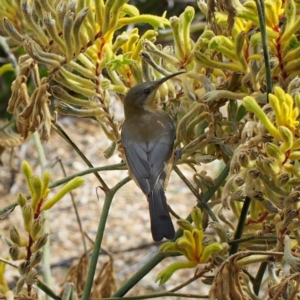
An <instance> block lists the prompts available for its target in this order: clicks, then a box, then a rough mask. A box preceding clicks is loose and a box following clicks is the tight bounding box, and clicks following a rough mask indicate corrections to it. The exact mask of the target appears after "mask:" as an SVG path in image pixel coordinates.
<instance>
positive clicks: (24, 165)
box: [22, 160, 33, 195]
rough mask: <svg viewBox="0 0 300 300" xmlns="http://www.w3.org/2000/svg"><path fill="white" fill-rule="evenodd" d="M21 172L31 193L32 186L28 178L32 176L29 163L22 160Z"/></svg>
mask: <svg viewBox="0 0 300 300" xmlns="http://www.w3.org/2000/svg"><path fill="white" fill-rule="evenodd" d="M22 172H23V174H24V176H25V179H26V182H27V185H28V188H29V190H30V193H31V195H32V194H33V190H32V186H31V182H30V178H31V176H32V168H31V167H30V165H29V163H28V162H27V161H26V160H24V161H23V163H22Z"/></svg>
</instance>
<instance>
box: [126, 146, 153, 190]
mask: <svg viewBox="0 0 300 300" xmlns="http://www.w3.org/2000/svg"><path fill="white" fill-rule="evenodd" d="M143 148H144V147H142V146H141V145H140V144H129V145H128V146H126V147H124V151H125V156H126V161H127V165H128V167H129V170H130V172H131V174H132V175H133V177H134V179H135V181H136V182H137V184H138V185H139V187H140V188H141V190H142V191H143V192H144V194H146V195H148V194H149V193H150V190H151V189H150V184H149V177H150V176H151V166H150V163H149V161H148V160H147V152H146V151H145V149H143Z"/></svg>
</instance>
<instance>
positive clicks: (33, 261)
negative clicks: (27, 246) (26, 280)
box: [30, 250, 43, 268]
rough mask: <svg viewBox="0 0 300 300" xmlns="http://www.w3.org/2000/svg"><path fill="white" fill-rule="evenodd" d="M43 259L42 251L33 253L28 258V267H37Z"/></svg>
mask: <svg viewBox="0 0 300 300" xmlns="http://www.w3.org/2000/svg"><path fill="white" fill-rule="evenodd" d="M42 258H43V251H42V250H38V251H37V252H35V253H33V255H32V256H31V258H30V267H32V268H34V267H35V266H37V265H38V264H39V263H40V262H41V260H42Z"/></svg>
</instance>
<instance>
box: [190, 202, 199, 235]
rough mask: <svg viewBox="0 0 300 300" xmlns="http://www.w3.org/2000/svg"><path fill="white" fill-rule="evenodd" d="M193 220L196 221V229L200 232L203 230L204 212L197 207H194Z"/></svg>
mask: <svg viewBox="0 0 300 300" xmlns="http://www.w3.org/2000/svg"><path fill="white" fill-rule="evenodd" d="M191 215H192V219H193V221H194V224H195V227H196V228H197V229H199V230H202V212H201V209H200V208H199V207H197V206H194V207H193V209H192V212H191Z"/></svg>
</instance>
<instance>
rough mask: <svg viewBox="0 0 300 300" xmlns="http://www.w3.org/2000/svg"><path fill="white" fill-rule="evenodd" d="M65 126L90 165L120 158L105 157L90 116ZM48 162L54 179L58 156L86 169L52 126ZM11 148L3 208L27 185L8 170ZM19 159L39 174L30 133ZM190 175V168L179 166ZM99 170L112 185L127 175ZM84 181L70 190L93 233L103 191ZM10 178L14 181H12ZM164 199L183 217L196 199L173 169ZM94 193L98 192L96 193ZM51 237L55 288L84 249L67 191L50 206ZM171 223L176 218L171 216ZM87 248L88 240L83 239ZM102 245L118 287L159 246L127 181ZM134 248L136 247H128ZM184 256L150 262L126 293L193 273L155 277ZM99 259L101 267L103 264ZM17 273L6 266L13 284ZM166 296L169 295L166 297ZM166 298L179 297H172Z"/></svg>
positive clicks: (15, 219)
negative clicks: (164, 278) (161, 279)
mask: <svg viewBox="0 0 300 300" xmlns="http://www.w3.org/2000/svg"><path fill="white" fill-rule="evenodd" d="M60 124H62V126H63V128H64V130H65V131H66V132H67V133H68V134H69V136H70V137H71V139H72V140H73V141H74V142H75V143H76V145H77V146H78V147H79V148H80V149H81V150H82V151H83V152H84V153H85V155H86V157H87V158H88V159H89V160H90V161H91V162H92V164H93V165H94V166H105V165H110V164H115V163H120V162H121V159H120V157H119V156H118V153H116V154H115V155H114V156H113V157H111V158H110V159H108V160H107V159H105V158H104V157H103V151H104V150H105V149H106V148H107V147H108V146H109V143H108V142H107V140H106V138H105V136H104V134H103V133H102V132H101V129H100V126H99V125H98V124H96V123H95V122H93V121H91V120H78V119H72V118H64V119H62V120H61V121H60ZM44 149H45V154H46V158H47V161H48V166H47V167H48V168H49V170H50V172H51V176H52V181H55V180H58V179H61V178H63V177H64V176H63V172H62V170H61V167H60V166H59V164H55V166H54V167H52V168H51V166H53V163H54V162H55V161H56V160H57V158H60V159H61V161H62V163H63V165H64V167H65V169H66V172H67V174H68V175H70V174H73V173H75V172H79V171H82V170H84V169H86V168H87V167H86V165H85V163H84V162H83V161H82V160H81V158H80V157H79V156H78V155H77V154H76V153H75V151H74V150H73V149H72V148H71V147H70V146H69V145H67V144H66V143H65V142H64V140H63V139H62V138H61V137H60V136H58V135H57V134H56V133H55V132H52V136H51V139H50V141H49V142H48V143H47V144H44ZM9 153H10V152H9V150H6V151H5V152H4V154H3V156H2V161H3V166H2V167H0V178H1V181H0V197H1V198H0V199H1V206H0V207H1V208H3V207H4V206H6V205H8V204H10V203H12V202H14V201H15V200H16V195H17V193H18V192H24V193H26V185H25V184H24V179H23V176H22V174H20V172H19V171H16V172H12V171H11V169H10V167H9ZM23 159H26V160H28V161H29V163H30V164H31V165H32V166H33V169H34V173H35V174H37V175H40V174H41V169H40V167H39V165H38V157H37V154H36V150H35V146H34V142H33V139H29V140H28V142H27V143H26V144H24V145H23V146H22V147H20V148H18V149H16V150H15V154H14V160H13V164H14V166H15V168H16V169H17V170H19V169H20V163H21V161H22V160H23ZM180 168H181V170H182V171H183V172H184V173H185V175H186V176H187V177H188V178H191V176H192V172H191V171H189V170H188V169H184V168H183V167H180ZM101 176H103V179H104V180H105V182H106V183H107V184H108V186H109V187H112V186H113V185H115V184H116V183H118V182H119V181H120V180H121V179H123V178H125V177H126V176H127V171H110V172H102V173H101ZM85 180H86V181H85V184H84V185H83V186H82V187H80V188H79V189H77V190H76V191H75V192H74V197H75V202H76V205H77V208H78V211H79V214H80V218H81V222H82V227H83V230H84V232H85V233H86V235H87V236H88V237H89V238H90V239H91V240H94V239H95V235H96V232H97V226H98V222H99V219H100V214H101V210H102V206H103V200H104V193H103V192H102V191H101V189H99V188H98V187H99V182H98V181H97V179H96V178H95V176H94V175H93V174H90V175H87V176H85ZM11 183H13V184H11ZM166 194H167V199H168V203H169V204H170V205H171V207H172V209H173V210H174V211H175V212H176V213H177V214H178V215H180V216H181V217H186V216H187V215H188V213H189V211H190V209H191V207H192V206H193V205H194V204H195V203H196V200H195V198H194V197H193V196H192V194H191V193H190V191H189V190H188V188H187V187H186V186H185V185H184V184H183V183H182V181H181V180H180V179H179V178H178V177H177V175H176V174H175V173H174V172H173V173H172V175H171V179H170V182H169V186H168V190H167V193H166ZM97 195H98V196H97ZM49 220H50V232H51V234H50V240H51V257H50V261H51V265H52V272H53V276H52V277H53V285H54V290H55V291H56V292H57V293H58V292H60V290H61V283H62V282H63V279H64V277H65V274H66V273H67V270H68V269H69V268H70V265H71V263H72V262H77V261H78V259H79V257H80V256H81V255H82V254H83V253H84V247H83V243H82V238H81V234H80V231H79V226H78V223H77V220H76V216H75V213H74V208H73V206H72V202H71V198H70V196H69V195H67V196H66V197H64V198H63V199H62V200H61V201H60V202H59V203H58V204H57V205H55V206H54V207H53V208H52V209H51V211H50V216H49ZM20 221H21V215H20V210H19V208H18V207H17V208H16V209H15V210H14V211H13V212H12V213H11V214H10V215H9V216H8V217H6V218H5V219H3V220H0V233H1V234H4V235H5V236H8V229H9V226H10V224H14V225H15V226H16V227H17V228H21V227H20V226H21V222H20ZM174 224H175V220H174ZM87 245H88V248H91V245H92V244H91V242H89V241H88V240H87ZM102 245H103V248H104V249H105V250H106V251H109V252H110V253H111V254H112V257H113V268H114V274H115V278H116V287H117V288H119V287H120V286H121V285H122V284H123V283H124V282H126V280H128V278H130V276H132V275H133V274H134V273H135V271H137V270H138V269H139V268H140V267H141V266H142V265H143V264H144V263H145V262H146V261H147V260H148V259H149V258H150V257H152V256H153V255H155V253H156V252H157V251H158V247H159V244H157V243H155V242H153V240H152V237H151V232H150V221H149V213H148V203H147V201H146V199H145V196H144V195H143V194H142V192H141V191H140V190H139V188H138V187H137V186H136V185H135V183H134V182H133V181H130V182H129V183H127V184H126V185H125V186H123V187H122V188H121V189H120V190H119V191H118V193H117V194H116V196H115V198H114V200H113V203H112V206H111V209H110V213H109V218H108V220H107V226H106V232H105V235H104V239H103V244H102ZM132 248H137V249H135V250H132ZM7 255H8V247H7V246H6V245H5V243H4V242H3V241H2V240H0V257H7ZM181 259H182V258H168V259H165V260H164V261H163V262H162V263H160V264H159V265H158V266H157V267H156V268H154V269H153V270H152V271H151V272H150V273H149V274H148V275H147V276H146V277H145V278H143V279H142V280H141V281H140V282H139V283H138V284H137V285H136V286H135V287H134V288H133V289H132V290H131V291H130V292H129V293H128V294H127V295H128V296H129V295H132V296H133V295H142V294H148V293H153V292H164V291H167V290H169V289H171V288H173V287H175V286H177V285H178V284H180V283H182V282H184V281H185V280H187V279H188V278H190V277H191V276H193V274H194V272H195V270H182V271H178V272H176V273H175V274H174V275H173V277H172V278H171V279H170V280H169V281H168V282H167V283H166V284H165V285H163V286H161V287H160V286H159V285H158V283H155V277H156V275H157V274H158V272H160V271H161V270H162V269H163V268H164V267H166V266H167V265H169V264H170V263H171V262H174V261H178V260H181ZM104 260H106V261H107V256H103V257H102V256H101V261H104ZM101 265H102V264H100V265H99V268H101ZM16 274H17V273H16V272H15V270H14V269H13V268H12V267H9V266H8V267H7V272H6V279H7V281H8V282H9V283H10V284H12V285H13V283H14V280H15V277H14V276H15V275H16ZM207 290H208V286H207V285H204V284H203V283H202V282H201V281H200V280H197V281H196V282H193V283H192V284H191V285H189V286H188V287H185V288H183V289H182V290H180V292H182V293H199V294H207ZM164 299H168V297H165V298H164ZM170 299H181V298H180V297H177V298H174V297H172V298H170Z"/></svg>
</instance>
